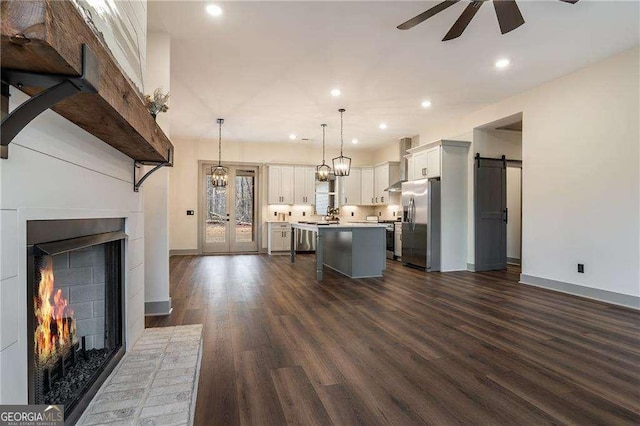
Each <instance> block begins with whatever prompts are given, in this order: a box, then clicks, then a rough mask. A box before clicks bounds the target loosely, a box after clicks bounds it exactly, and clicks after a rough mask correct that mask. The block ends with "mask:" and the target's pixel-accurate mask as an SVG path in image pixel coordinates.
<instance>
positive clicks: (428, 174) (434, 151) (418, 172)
mask: <svg viewBox="0 0 640 426" xmlns="http://www.w3.org/2000/svg"><path fill="white" fill-rule="evenodd" d="M411 151H413V152H411ZM411 151H409V152H411V155H410V156H409V157H408V164H409V167H408V169H409V171H408V173H407V179H408V180H418V179H427V178H437V177H440V176H441V170H440V169H441V166H440V165H441V164H442V149H441V147H440V146H435V147H432V148H429V149H426V148H423V147H419V148H414V149H412V150H411Z"/></svg>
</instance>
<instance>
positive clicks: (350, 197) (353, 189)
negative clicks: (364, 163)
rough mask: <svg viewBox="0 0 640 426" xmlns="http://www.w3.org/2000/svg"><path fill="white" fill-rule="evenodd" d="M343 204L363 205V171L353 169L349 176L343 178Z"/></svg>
mask: <svg viewBox="0 0 640 426" xmlns="http://www.w3.org/2000/svg"><path fill="white" fill-rule="evenodd" d="M342 179H343V180H342V183H343V184H342V186H343V189H344V190H343V191H342V203H341V204H343V205H345V204H351V205H360V204H362V170H361V169H355V168H353V167H352V168H351V171H350V172H349V176H345V177H343V178H342Z"/></svg>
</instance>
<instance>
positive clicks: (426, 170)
mask: <svg viewBox="0 0 640 426" xmlns="http://www.w3.org/2000/svg"><path fill="white" fill-rule="evenodd" d="M446 146H453V147H462V148H467V147H468V146H469V142H464V141H447V140H442V141H437V142H434V143H430V144H427V145H421V146H419V147H416V148H412V149H410V150H409V155H408V156H407V163H408V170H407V179H408V180H418V179H426V178H439V177H442V167H443V166H442V164H443V163H444V160H443V157H444V156H445V155H447V154H446V151H445V150H444V149H443V147H446Z"/></svg>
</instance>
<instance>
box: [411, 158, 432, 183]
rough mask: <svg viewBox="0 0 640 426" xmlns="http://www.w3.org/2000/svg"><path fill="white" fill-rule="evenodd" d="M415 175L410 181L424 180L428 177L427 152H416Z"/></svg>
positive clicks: (414, 160) (414, 161) (414, 159)
mask: <svg viewBox="0 0 640 426" xmlns="http://www.w3.org/2000/svg"><path fill="white" fill-rule="evenodd" d="M412 157H413V163H414V169H413V175H411V179H410V180H418V179H424V178H426V177H427V169H428V164H427V151H421V152H416V153H415V154H413V156H412Z"/></svg>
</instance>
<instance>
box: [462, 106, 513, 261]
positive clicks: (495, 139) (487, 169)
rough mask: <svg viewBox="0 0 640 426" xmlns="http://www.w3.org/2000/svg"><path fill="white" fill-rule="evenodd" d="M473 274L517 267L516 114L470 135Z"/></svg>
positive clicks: (476, 130) (477, 129)
mask: <svg viewBox="0 0 640 426" xmlns="http://www.w3.org/2000/svg"><path fill="white" fill-rule="evenodd" d="M473 151H474V155H475V157H474V167H473V169H474V172H473V209H474V214H473V221H472V222H473V223H472V229H473V241H474V245H473V250H474V256H473V259H474V270H475V271H491V270H500V269H506V268H507V264H512V265H521V264H522V167H523V165H522V114H521V113H520V114H516V115H514V116H511V117H507V118H505V119H502V120H498V121H496V122H493V123H489V124H487V125H485V126H482V127H479V128H476V129H474V132H473Z"/></svg>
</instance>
